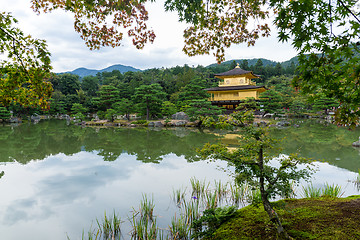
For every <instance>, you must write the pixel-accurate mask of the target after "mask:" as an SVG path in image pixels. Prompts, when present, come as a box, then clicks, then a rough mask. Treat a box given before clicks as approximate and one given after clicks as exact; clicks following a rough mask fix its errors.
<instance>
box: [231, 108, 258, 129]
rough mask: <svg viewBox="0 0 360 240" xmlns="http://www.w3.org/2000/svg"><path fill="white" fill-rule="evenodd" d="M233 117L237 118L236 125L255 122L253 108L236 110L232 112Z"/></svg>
mask: <svg viewBox="0 0 360 240" xmlns="http://www.w3.org/2000/svg"><path fill="white" fill-rule="evenodd" d="M231 117H232V118H233V119H235V120H236V125H238V126H242V127H243V126H246V125H248V124H252V123H253V122H254V119H255V117H254V112H253V111H252V110H248V111H235V112H233V113H232V114H231Z"/></svg>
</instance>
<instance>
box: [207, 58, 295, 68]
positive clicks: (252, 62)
mask: <svg viewBox="0 0 360 240" xmlns="http://www.w3.org/2000/svg"><path fill="white" fill-rule="evenodd" d="M259 59H260V60H261V61H262V63H263V66H264V67H266V66H267V65H271V66H272V67H274V66H276V64H277V63H278V62H276V61H272V60H269V59H265V58H253V59H232V60H228V61H225V62H222V63H221V64H217V63H213V64H210V65H209V66H207V67H218V66H225V65H229V64H231V63H232V62H233V61H235V62H237V63H239V64H240V63H241V62H242V61H244V60H247V61H248V65H249V66H254V65H255V64H256V62H257V61H258V60H259ZM291 62H294V63H295V65H297V64H298V58H297V57H293V58H291V59H290V60H287V61H284V62H280V64H281V66H282V67H283V68H286V67H288V66H290V64H291Z"/></svg>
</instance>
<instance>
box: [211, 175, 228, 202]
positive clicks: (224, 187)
mask: <svg viewBox="0 0 360 240" xmlns="http://www.w3.org/2000/svg"><path fill="white" fill-rule="evenodd" d="M214 185H215V193H216V195H217V197H218V201H219V203H220V202H221V201H222V200H223V198H226V197H227V195H228V192H229V191H228V183H225V184H223V183H222V182H221V180H219V181H216V180H215V184H214Z"/></svg>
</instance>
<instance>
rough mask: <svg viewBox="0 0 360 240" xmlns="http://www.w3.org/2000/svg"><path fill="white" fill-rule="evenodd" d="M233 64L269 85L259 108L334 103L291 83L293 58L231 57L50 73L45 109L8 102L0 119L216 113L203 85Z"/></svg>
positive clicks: (304, 108) (301, 108)
mask: <svg viewBox="0 0 360 240" xmlns="http://www.w3.org/2000/svg"><path fill="white" fill-rule="evenodd" d="M237 64H239V65H240V68H242V69H244V70H249V71H253V73H255V74H257V75H259V76H260V78H258V79H256V80H255V81H256V84H257V85H264V86H265V87H266V88H267V89H268V91H266V92H264V93H263V94H262V95H261V98H260V101H258V102H257V103H256V104H255V107H254V109H255V110H261V111H262V114H265V113H273V114H285V113H286V114H289V115H294V116H301V115H303V114H305V113H307V114H309V113H316V112H318V113H319V112H323V113H325V114H327V111H328V109H331V108H333V107H337V106H338V103H337V102H336V100H334V99H331V98H328V97H326V96H325V95H322V94H321V93H319V94H316V93H315V94H311V95H309V94H308V95H304V94H301V92H299V91H298V90H297V89H296V88H295V87H293V86H292V82H293V80H294V79H296V74H297V73H296V65H295V63H294V62H291V63H290V64H288V66H287V67H285V68H284V67H283V66H282V65H281V64H280V63H277V64H276V65H275V66H273V65H270V64H267V65H264V64H263V61H262V60H261V59H258V60H257V62H256V64H254V65H249V63H248V61H247V60H239V61H238V62H236V61H235V60H234V61H232V62H231V61H230V62H228V63H227V64H220V65H211V66H209V67H203V66H200V65H199V66H197V67H189V66H188V65H184V66H176V67H173V68H166V69H164V68H160V69H158V68H153V69H148V70H144V71H141V72H126V73H124V74H122V73H120V72H119V71H117V70H114V71H112V72H102V73H98V74H97V75H96V76H85V77H83V78H80V77H79V76H77V75H74V74H69V73H64V74H52V76H51V79H50V82H51V84H52V87H53V92H52V96H51V98H50V100H49V102H50V104H49V108H48V109H46V110H42V109H41V108H29V107H22V106H20V105H18V104H11V105H10V106H9V107H8V108H5V107H2V108H1V109H0V119H3V120H6V119H8V118H9V117H10V111H11V113H12V114H13V115H14V116H17V117H23V118H25V117H27V116H29V115H33V114H50V115H52V116H54V115H59V114H69V115H71V116H74V117H76V118H79V119H80V120H85V119H86V118H87V117H86V116H87V115H88V114H89V113H92V114H93V113H96V114H97V116H98V117H99V118H100V119H108V120H109V121H113V120H114V119H115V118H116V117H117V116H123V118H125V119H130V115H131V114H137V115H138V116H141V117H142V118H144V119H145V118H146V119H148V120H149V119H159V118H169V117H170V116H171V115H172V114H174V113H176V112H179V111H183V112H185V113H187V114H188V115H189V116H190V117H191V118H192V119H196V118H197V117H198V116H199V115H200V116H206V115H214V116H216V115H219V114H221V113H224V110H223V109H220V108H218V107H215V106H211V103H210V102H209V101H208V100H207V99H208V97H209V96H208V94H207V93H206V91H205V90H204V89H205V88H209V87H215V86H217V85H218V82H219V79H217V78H215V77H214V74H217V73H221V72H225V71H228V70H231V69H233V68H234V67H235V66H236V65H237ZM260 106H261V107H260ZM90 118H91V117H90Z"/></svg>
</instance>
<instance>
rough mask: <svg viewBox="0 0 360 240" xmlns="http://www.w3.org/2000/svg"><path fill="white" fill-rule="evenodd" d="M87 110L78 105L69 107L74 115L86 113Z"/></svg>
mask: <svg viewBox="0 0 360 240" xmlns="http://www.w3.org/2000/svg"><path fill="white" fill-rule="evenodd" d="M87 110H88V109H87V108H85V107H84V106H83V105H82V104H80V103H74V104H73V105H72V107H71V111H72V112H73V113H74V114H76V113H85V112H87Z"/></svg>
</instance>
